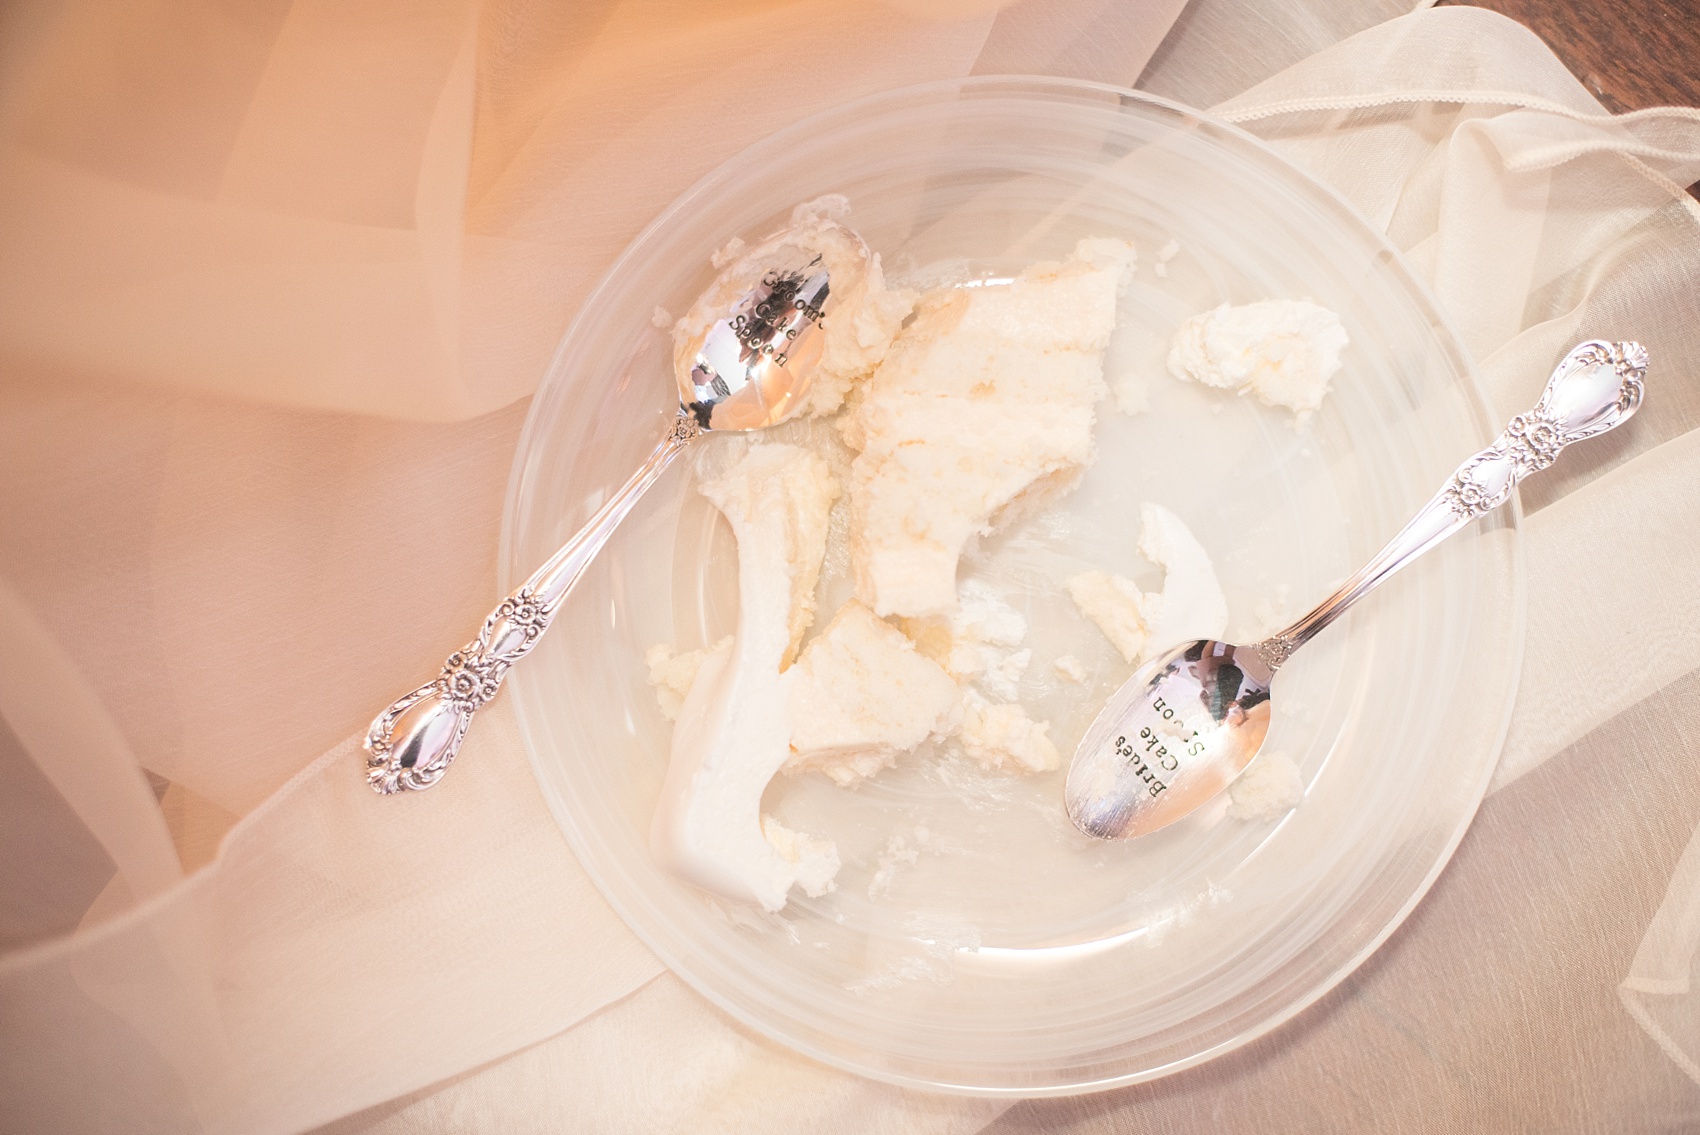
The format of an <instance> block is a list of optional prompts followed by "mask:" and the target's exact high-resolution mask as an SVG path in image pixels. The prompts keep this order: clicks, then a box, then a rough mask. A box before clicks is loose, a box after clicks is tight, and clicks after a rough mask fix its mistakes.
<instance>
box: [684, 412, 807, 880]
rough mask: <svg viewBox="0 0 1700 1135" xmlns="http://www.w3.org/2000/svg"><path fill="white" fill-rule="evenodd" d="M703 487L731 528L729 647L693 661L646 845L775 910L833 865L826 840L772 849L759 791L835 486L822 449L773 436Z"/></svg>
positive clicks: (769, 770)
mask: <svg viewBox="0 0 1700 1135" xmlns="http://www.w3.org/2000/svg"><path fill="white" fill-rule="evenodd" d="M702 492H703V495H704V496H706V497H708V498H709V500H711V501H713V502H714V504H715V505H716V506H717V507H718V508H719V509H720V510H721V512H723V513H724V514H725V516H726V519H727V521H728V522H729V523H730V524H731V525H732V531H733V533H734V534H735V535H736V536H737V538H738V630H737V634H736V635H735V636H734V638H733V642H732V646H731V648H730V649H729V650H727V651H725V652H723V653H721V652H714V653H710V654H709V655H708V656H706V657H705V658H704V659H703V660H702V662H701V665H700V669H699V670H698V671H697V675H696V678H695V681H693V682H692V683H691V686H690V692H689V693H688V694H687V695H686V696H685V699H684V703H683V705H682V706H681V707H680V710H679V720H678V723H677V725H676V726H675V727H674V730H673V748H672V756H671V759H670V761H669V763H668V766H667V777H666V780H665V781H664V782H663V784H662V788H661V798H660V800H659V802H658V804H657V806H656V811H655V816H654V819H653V821H652V823H651V826H650V849H651V851H652V852H653V853H654V855H655V858H656V860H657V861H658V862H660V863H661V864H662V865H663V866H665V867H667V868H668V869H670V870H672V871H674V872H675V873H677V874H678V875H680V876H682V877H683V878H685V879H688V880H690V881H691V882H693V883H695V884H697V885H698V886H700V887H703V888H705V889H707V890H710V891H714V892H716V893H718V894H722V895H726V896H728V897H730V898H735V899H742V900H746V901H753V902H757V903H760V904H761V905H762V906H763V907H765V908H767V909H768V910H778V909H779V908H780V907H782V906H784V905H785V897H786V893H787V892H788V891H789V890H790V889H791V886H792V884H793V883H796V882H798V881H799V880H800V879H806V880H807V881H808V883H809V885H810V886H811V887H824V886H825V884H826V882H828V881H830V872H828V873H827V874H826V877H825V878H824V879H823V878H822V871H823V870H824V866H823V865H824V864H826V863H827V862H828V859H829V858H830V860H831V862H832V863H834V864H836V852H832V854H831V855H830V856H828V854H827V853H828V852H829V851H831V848H830V845H819V844H816V843H815V842H814V841H808V840H806V839H804V838H803V837H797V838H796V839H793V840H792V841H791V842H790V843H789V844H787V846H786V847H784V848H781V847H777V846H776V845H775V843H773V842H772V841H770V840H769V838H768V837H767V836H766V835H764V833H763V824H762V819H761V797H762V792H763V791H764V790H765V789H766V788H767V783H768V781H770V780H771V779H773V775H774V773H776V772H778V771H779V768H780V766H781V765H783V764H784V763H785V761H786V759H787V758H788V757H789V756H790V752H791V749H790V739H791V725H792V721H791V688H792V685H793V684H794V682H795V680H796V677H797V675H796V672H795V668H793V669H792V670H790V671H786V672H784V673H781V671H780V667H781V666H782V665H783V662H784V659H785V656H786V655H787V653H788V652H789V651H790V650H791V648H792V645H793V643H794V641H795V637H796V636H799V635H800V634H801V633H802V631H801V629H795V630H794V629H793V628H794V627H796V626H797V624H798V621H799V618H800V617H802V626H803V627H806V626H807V619H806V617H803V616H800V612H806V611H812V608H813V586H814V585H813V580H814V579H815V578H816V576H817V575H818V573H819V571H820V558H821V550H822V548H823V547H824V544H825V535H824V533H825V529H826V523H827V512H828V510H829V509H830V508H831V506H832V501H833V499H834V498H835V497H836V496H837V495H838V486H837V484H836V482H834V481H833V479H832V475H831V473H830V471H829V470H828V468H827V465H826V462H825V461H823V460H822V459H821V458H820V457H818V456H816V455H815V454H813V453H810V452H808V451H807V450H803V449H799V448H797V447H795V446H790V445H775V444H770V445H758V446H755V447H753V448H752V449H751V450H750V452H749V453H748V454H746V455H745V456H744V458H743V459H742V460H740V461H739V462H738V463H737V464H736V465H735V466H733V467H732V469H731V470H730V471H729V472H728V473H727V474H726V475H725V476H724V477H722V478H720V479H719V480H716V481H712V482H709V483H707V484H705V485H703V486H702ZM817 531H818V532H819V533H821V535H820V536H819V538H818V539H817V538H815V536H814V533H816V532H817ZM805 579H806V580H808V581H809V584H808V591H809V594H808V595H807V596H806V597H805V596H802V595H801V594H800V590H801V589H800V582H801V581H802V580H805ZM781 830H782V829H781ZM792 834H793V833H786V835H787V838H790V837H791V836H792ZM823 846H824V847H825V850H822V848H823Z"/></svg>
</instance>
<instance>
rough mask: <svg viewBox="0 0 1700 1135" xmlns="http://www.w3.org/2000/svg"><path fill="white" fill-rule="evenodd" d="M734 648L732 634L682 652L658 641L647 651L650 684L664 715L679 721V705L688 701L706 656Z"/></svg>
mask: <svg viewBox="0 0 1700 1135" xmlns="http://www.w3.org/2000/svg"><path fill="white" fill-rule="evenodd" d="M731 649H732V636H731V635H727V636H726V637H725V638H723V639H721V640H720V641H719V642H717V643H715V644H714V645H713V646H705V647H703V648H702V649H700V650H686V651H683V652H680V651H675V650H674V649H673V648H672V647H670V646H667V645H665V644H663V643H657V644H656V645H654V646H652V647H650V648H649V649H648V650H646V651H644V654H643V661H644V665H645V666H648V667H649V684H650V685H651V686H653V687H654V688H655V702H656V704H657V705H659V706H660V707H661V716H663V717H665V718H666V719H667V720H668V721H677V720H678V719H679V707H680V706H682V705H684V704H685V695H686V694H688V693H690V692H691V683H692V682H695V681H696V680H697V671H699V670H701V669H702V664H703V660H704V659H705V658H707V657H708V656H709V655H711V654H725V653H726V652H727V651H730V650H731Z"/></svg>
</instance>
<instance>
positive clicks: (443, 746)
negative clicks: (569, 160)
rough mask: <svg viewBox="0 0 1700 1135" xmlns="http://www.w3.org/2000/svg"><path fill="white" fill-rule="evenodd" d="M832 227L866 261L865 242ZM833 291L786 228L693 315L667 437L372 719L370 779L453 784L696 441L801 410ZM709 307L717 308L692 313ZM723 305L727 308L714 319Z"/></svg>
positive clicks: (743, 261)
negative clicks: (526, 664)
mask: <svg viewBox="0 0 1700 1135" xmlns="http://www.w3.org/2000/svg"><path fill="white" fill-rule="evenodd" d="M820 223H821V224H823V225H824V224H826V223H827V222H820ZM833 228H835V229H837V230H838V232H839V233H840V235H842V236H844V237H845V238H847V239H848V240H849V241H851V242H853V245H852V247H854V248H857V249H859V250H860V251H861V252H862V253H863V256H864V258H866V254H867V249H866V246H864V245H863V244H862V242H861V240H860V238H858V237H857V236H856V235H855V234H853V233H851V232H850V230H848V229H845V228H843V227H842V226H836V225H835V226H833ZM841 283H842V281H841ZM839 290H840V291H842V290H843V289H842V288H840V289H839ZM831 292H832V288H831V281H830V279H829V274H828V272H827V268H826V264H825V263H824V261H823V260H822V258H821V256H820V254H819V253H818V252H815V251H813V250H811V249H808V248H805V247H802V246H801V245H798V244H795V243H792V242H791V240H790V239H789V237H788V236H787V234H783V233H782V234H780V235H779V236H777V237H774V238H772V239H770V240H768V241H767V242H766V243H764V244H762V245H761V246H759V247H757V248H755V249H753V250H752V251H751V252H749V253H748V254H746V255H744V256H743V257H741V258H740V259H739V260H737V261H736V262H734V263H733V264H732V265H731V266H729V267H728V268H727V269H726V270H725V271H724V272H723V273H721V275H720V276H719V277H718V278H717V279H716V280H715V281H714V283H713V284H711V285H710V286H709V290H708V291H707V292H706V293H704V295H703V297H702V298H701V299H699V300H698V301H697V304H696V306H695V307H694V308H693V309H692V315H691V316H687V317H686V319H687V321H688V322H690V323H694V324H697V325H699V326H700V327H701V330H700V331H699V332H697V334H696V335H694V336H693V337H691V338H689V339H687V340H686V341H685V342H683V343H681V344H680V345H679V347H678V349H677V350H675V352H674V360H673V361H674V367H673V369H674V372H675V377H676V378H677V379H678V383H679V414H678V417H677V418H675V419H674V421H673V424H672V426H671V427H669V429H668V430H667V433H666V436H664V437H663V438H662V439H661V442H660V444H659V445H657V446H656V447H655V450H654V451H653V452H652V453H650V455H649V457H648V459H647V460H645V461H644V463H643V465H642V467H641V468H639V469H638V471H637V472H636V473H634V474H632V477H631V479H630V480H629V481H627V482H626V483H625V484H624V485H622V486H621V487H620V490H619V492H617V493H615V494H614V495H613V496H612V497H611V498H609V500H608V503H606V504H604V505H603V506H602V507H601V508H600V509H598V510H597V512H596V515H595V516H593V517H591V518H590V522H589V523H588V524H586V525H585V526H584V527H583V528H581V529H579V531H578V532H577V533H576V534H575V535H574V536H573V538H572V539H570V540H568V541H567V542H566V544H564V545H562V547H561V549H560V550H559V551H557V552H556V553H555V554H554V555H553V556H551V557H549V561H548V562H547V563H545V564H544V565H543V566H542V567H540V568H538V569H537V571H536V573H535V574H533V575H532V577H531V578H530V579H528V580H526V581H525V582H524V583H523V584H521V585H520V587H519V590H517V591H515V592H514V593H513V594H512V595H509V596H508V597H507V598H506V599H504V600H502V602H501V604H500V605H498V606H497V607H496V609H495V610H494V611H492V612H490V616H489V617H488V618H487V619H485V620H484V626H483V629H481V630H480V631H479V632H478V637H477V638H475V639H473V640H472V641H471V642H469V643H467V644H466V645H465V646H464V647H462V648H461V649H459V650H457V651H455V652H454V653H453V654H451V655H449V657H448V660H447V661H446V662H444V663H443V668H442V671H441V673H439V674H438V675H437V676H436V677H435V678H433V679H432V680H431V681H429V682H427V683H426V684H425V685H423V686H420V687H419V688H418V689H416V690H414V691H412V692H411V693H408V694H405V695H403V696H402V697H401V698H399V699H398V700H397V701H395V702H394V703H392V704H391V705H390V707H389V708H388V709H386V710H384V712H382V713H380V714H379V715H378V717H377V719H376V720H374V721H373V722H372V727H371V729H370V730H368V731H367V733H366V741H365V748H366V753H367V757H366V780H367V782H368V783H369V784H371V786H372V788H373V789H374V790H376V791H377V792H379V793H381V794H384V795H388V794H389V793H392V792H400V791H402V790H403V789H424V788H429V787H431V786H432V785H433V784H435V783H437V781H438V780H440V779H442V776H443V773H444V772H445V771H446V770H447V769H448V767H449V763H450V762H451V761H453V760H454V759H455V754H456V753H457V752H459V751H460V745H461V741H462V740H463V739H464V738H465V737H466V731H467V728H468V727H469V726H470V725H471V724H472V717H473V714H475V713H477V712H478V709H479V707H481V706H482V705H483V704H484V703H485V702H487V701H489V700H490V699H491V698H493V697H495V696H496V692H497V691H498V690H500V689H501V687H502V679H504V678H505V677H507V673H508V670H509V669H510V668H511V667H512V666H513V665H514V663H516V662H518V661H519V660H520V659H521V658H523V657H525V656H526V655H527V654H529V653H530V652H531V648H532V647H534V646H536V645H537V642H538V640H539V639H541V638H542V637H543V632H544V631H546V630H548V629H549V624H550V623H551V622H553V621H554V618H555V614H556V612H557V611H559V610H560V608H561V603H562V601H563V600H565V599H566V597H567V594H568V593H569V592H571V591H572V589H573V584H575V583H577V582H578V579H579V576H580V575H582V574H583V573H584V569H585V568H586V567H588V566H589V565H590V562H591V561H592V560H594V559H595V558H596V555H597V553H598V552H600V551H601V550H602V548H603V545H605V544H607V543H608V539H609V537H611V536H612V535H613V534H614V530H615V529H616V528H618V527H619V525H620V521H622V520H624V519H625V518H626V514H627V513H629V512H630V511H631V510H632V506H633V505H635V504H636V503H637V502H638V498H639V497H641V496H643V494H644V492H645V491H646V490H648V488H649V487H650V486H651V485H653V484H654V483H655V481H656V479H657V478H658V477H660V476H661V474H662V472H663V471H665V470H666V469H667V467H668V466H669V465H671V464H672V463H673V461H674V460H675V459H676V458H677V457H678V456H679V455H680V454H681V453H683V452H684V451H685V447H686V446H687V445H688V444H689V443H690V442H691V441H692V440H693V439H695V438H697V437H699V436H701V435H702V434H704V433H707V432H709V431H722V432H723V431H729V430H759V429H764V428H766V427H768V426H773V425H778V424H779V423H780V422H783V421H785V420H786V419H787V418H789V417H791V416H792V415H794V414H795V413H796V412H797V410H798V409H799V408H800V407H801V405H802V402H803V396H804V395H805V394H806V393H807V392H808V389H809V383H810V378H811V376H812V375H813V372H814V368H815V365H816V363H818V362H819V361H820V355H821V349H822V346H823V340H822V335H823V333H824V328H825V324H824V322H823V320H824V317H825V312H826V310H827V308H828V307H829V302H830V296H831ZM702 312H707V313H708V314H707V315H706V316H703V317H702V318H700V319H698V318H693V317H695V316H697V315H698V313H702ZM717 312H724V313H725V314H724V315H723V316H720V317H719V318H715V317H714V313H717Z"/></svg>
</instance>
